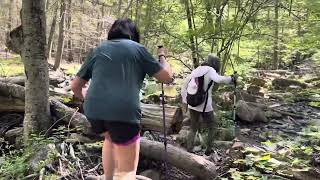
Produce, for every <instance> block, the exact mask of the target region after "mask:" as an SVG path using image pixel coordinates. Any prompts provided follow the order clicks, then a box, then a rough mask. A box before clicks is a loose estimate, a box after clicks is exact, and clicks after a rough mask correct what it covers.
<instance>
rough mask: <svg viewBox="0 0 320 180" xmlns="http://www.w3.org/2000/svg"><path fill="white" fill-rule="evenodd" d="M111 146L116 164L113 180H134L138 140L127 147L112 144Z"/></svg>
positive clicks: (138, 147)
mask: <svg viewBox="0 0 320 180" xmlns="http://www.w3.org/2000/svg"><path fill="white" fill-rule="evenodd" d="M113 146H114V155H115V162H116V172H115V180H136V172H137V168H138V162H139V151H140V139H138V140H136V141H135V142H133V143H131V144H129V145H117V144H113Z"/></svg>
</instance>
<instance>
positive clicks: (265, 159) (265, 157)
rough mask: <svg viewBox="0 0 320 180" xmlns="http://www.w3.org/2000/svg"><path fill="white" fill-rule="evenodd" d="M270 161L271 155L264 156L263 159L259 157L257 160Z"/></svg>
mask: <svg viewBox="0 0 320 180" xmlns="http://www.w3.org/2000/svg"><path fill="white" fill-rule="evenodd" d="M270 159H271V156H270V154H267V155H264V156H262V157H259V158H258V159H257V161H269V160H270Z"/></svg>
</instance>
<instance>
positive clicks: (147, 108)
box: [141, 103, 183, 133]
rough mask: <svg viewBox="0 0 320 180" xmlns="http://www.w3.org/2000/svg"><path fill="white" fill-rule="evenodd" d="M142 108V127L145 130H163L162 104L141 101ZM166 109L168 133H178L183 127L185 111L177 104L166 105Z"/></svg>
mask: <svg viewBox="0 0 320 180" xmlns="http://www.w3.org/2000/svg"><path fill="white" fill-rule="evenodd" d="M141 110H142V122H141V125H142V128H143V129H144V130H152V131H161V132H162V129H163V124H162V119H163V117H162V106H160V105H156V104H143V103H141ZM165 111H166V129H167V133H178V132H179V131H180V129H181V127H182V121H183V113H182V109H181V108H179V107H176V106H165Z"/></svg>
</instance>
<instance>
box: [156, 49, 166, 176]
mask: <svg viewBox="0 0 320 180" xmlns="http://www.w3.org/2000/svg"><path fill="white" fill-rule="evenodd" d="M158 48H159V49H160V48H163V46H162V45H159V46H158ZM159 61H160V57H159ZM161 97H162V98H161V103H162V118H163V119H162V121H163V137H164V141H163V144H164V168H165V179H168V177H167V174H168V173H167V170H168V166H167V158H168V156H167V128H166V110H165V107H164V104H165V102H164V89H163V83H161Z"/></svg>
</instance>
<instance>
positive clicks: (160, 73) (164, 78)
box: [139, 47, 173, 83]
mask: <svg viewBox="0 0 320 180" xmlns="http://www.w3.org/2000/svg"><path fill="white" fill-rule="evenodd" d="M139 50H140V54H141V55H142V59H143V62H142V66H143V69H144V71H145V72H146V73H147V74H148V75H149V76H153V77H155V78H156V79H157V80H158V81H160V82H162V83H171V82H172V80H173V73H172V70H171V67H170V65H169V63H168V62H167V61H166V58H165V52H164V50H163V48H160V49H159V50H158V55H159V58H160V63H159V62H158V61H157V60H155V59H154V57H153V56H152V55H151V54H150V53H149V52H148V51H147V49H146V48H145V47H141V48H140V49H139Z"/></svg>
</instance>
